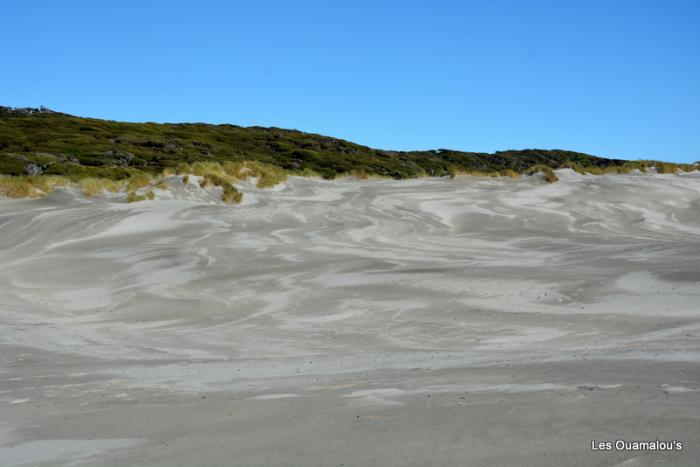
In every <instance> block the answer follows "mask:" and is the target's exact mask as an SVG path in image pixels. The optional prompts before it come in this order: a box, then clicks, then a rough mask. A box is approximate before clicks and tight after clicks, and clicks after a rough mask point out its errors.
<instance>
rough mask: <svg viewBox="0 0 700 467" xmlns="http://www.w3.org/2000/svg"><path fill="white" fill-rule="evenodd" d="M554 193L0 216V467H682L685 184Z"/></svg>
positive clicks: (350, 191)
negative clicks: (668, 443) (642, 445)
mask: <svg viewBox="0 0 700 467" xmlns="http://www.w3.org/2000/svg"><path fill="white" fill-rule="evenodd" d="M560 177H561V179H562V180H561V181H560V182H558V183H555V184H552V185H544V184H542V183H541V182H540V181H539V180H538V179H537V178H534V177H533V178H525V179H522V180H510V179H508V180H490V179H475V178H458V179H454V180H438V179H432V180H408V181H366V182H358V181H352V180H340V181H332V182H328V181H318V180H309V179H291V180H290V181H289V182H288V183H287V184H286V185H285V186H283V187H278V188H277V189H274V190H266V191H261V190H257V189H255V188H252V187H247V188H246V189H245V191H246V195H245V200H244V203H243V204H242V205H241V206H226V205H221V204H217V203H214V202H212V201H211V199H210V198H209V197H207V196H203V194H202V193H200V192H198V190H197V189H196V188H194V187H193V186H189V187H178V188H177V189H175V190H173V191H172V192H169V193H162V194H161V199H160V200H158V201H155V202H144V203H137V204H129V205H127V204H123V203H121V202H119V200H118V199H111V200H101V201H99V200H98V201H85V200H82V199H79V198H76V197H75V196H73V195H71V194H70V193H54V194H53V195H52V196H50V197H49V198H47V199H44V200H23V201H10V200H1V201H0V264H1V265H2V268H1V269H0V465H3V466H19V465H62V464H64V463H65V464H67V463H70V462H77V464H76V465H89V466H98V465H99V466H125V465H155V466H175V465H182V466H194V465H198V466H203V465H212V466H215V465H309V466H311V465H319V466H326V465H382V466H383V465H415V466H423V465H503V466H513V465H532V466H540V465H542V466H547V465H551V466H563V465H618V464H619V465H625V466H636V465H656V464H657V463H658V464H659V465H674V466H680V465H697V459H698V458H699V457H698V456H699V455H700V448H699V446H698V438H700V381H699V380H700V333H699V332H698V331H699V329H700V175H698V174H684V175H681V176H671V175H640V174H638V175H627V176H585V177H584V176H580V175H577V174H574V173H573V172H570V171H560ZM620 438H622V439H626V440H654V439H656V438H661V439H663V440H670V439H676V440H680V441H683V442H684V443H685V449H684V450H683V451H681V452H665V453H658V452H657V453H643V452H636V453H634V452H632V453H629V452H628V453H625V452H592V451H591V449H590V445H591V440H593V439H595V440H613V441H614V440H616V439H620ZM42 463H43V464H42Z"/></svg>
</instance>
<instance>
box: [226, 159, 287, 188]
mask: <svg viewBox="0 0 700 467" xmlns="http://www.w3.org/2000/svg"><path fill="white" fill-rule="evenodd" d="M222 168H223V171H224V172H225V173H226V174H227V175H229V176H230V177H233V178H234V180H247V179H249V178H257V179H258V182H257V184H256V186H257V187H258V188H270V187H273V186H275V185H277V184H279V183H282V182H284V181H286V180H287V176H288V175H289V172H288V171H286V170H284V169H282V168H280V167H277V166H274V165H270V164H265V163H263V162H258V161H243V162H224V165H223V167H222Z"/></svg>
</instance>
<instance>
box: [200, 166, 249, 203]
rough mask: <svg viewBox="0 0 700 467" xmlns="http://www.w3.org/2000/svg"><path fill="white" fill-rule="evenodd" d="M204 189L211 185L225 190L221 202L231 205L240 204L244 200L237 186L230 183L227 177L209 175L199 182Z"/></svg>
mask: <svg viewBox="0 0 700 467" xmlns="http://www.w3.org/2000/svg"><path fill="white" fill-rule="evenodd" d="M199 185H200V186H201V187H202V188H206V187H208V186H209V185H214V186H219V187H221V189H222V190H223V193H222V195H221V200H222V201H224V202H225V203H229V204H238V203H240V202H241V201H242V200H243V193H241V192H240V191H238V189H236V187H235V186H233V184H232V183H231V182H230V181H229V178H228V177H227V176H221V175H218V174H215V173H207V174H206V175H204V177H203V178H202V181H201V182H199Z"/></svg>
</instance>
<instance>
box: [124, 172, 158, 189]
mask: <svg viewBox="0 0 700 467" xmlns="http://www.w3.org/2000/svg"><path fill="white" fill-rule="evenodd" d="M152 182H153V180H152V178H151V177H150V176H149V175H148V174H146V173H143V172H139V173H135V174H133V175H132V176H131V177H129V180H128V182H127V185H126V191H128V192H132V191H137V190H139V189H141V188H146V187H148V186H150V185H151V183H152Z"/></svg>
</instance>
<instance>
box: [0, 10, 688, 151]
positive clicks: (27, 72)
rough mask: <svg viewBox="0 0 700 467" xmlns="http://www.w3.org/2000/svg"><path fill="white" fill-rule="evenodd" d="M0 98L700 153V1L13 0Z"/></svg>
mask: <svg viewBox="0 0 700 467" xmlns="http://www.w3.org/2000/svg"><path fill="white" fill-rule="evenodd" d="M0 18H2V29H1V30H0V35H2V41H1V42H0V52H1V53H2V63H3V72H2V73H0V105H11V106H39V105H45V106H47V107H50V108H53V109H56V110H60V111H63V112H68V113H72V114H77V115H83V116H91V117H99V118H109V119H114V120H127V121H158V122H180V121H203V122H212V123H225V122H226V123H235V124H240V125H246V126H247V125H264V126H278V127H284V128H297V129H300V130H304V131H309V132H315V133H322V134H327V135H332V136H337V137H341V138H345V139H349V140H351V141H355V142H358V143H361V144H366V145H369V146H373V147H379V148H386V149H402V150H408V149H428V148H451V149H462V150H472V151H489V152H491V151H495V150H502V149H511V148H514V149H519V148H531V147H536V148H561V149H572V150H578V151H583V152H588V153H592V154H597V155H602V156H609V157H622V158H628V159H636V158H654V159H662V160H673V161H695V160H698V159H700V2H698V1H680V0H678V1H674V0H669V1H661V0H659V1H655V2H651V1H620V0H617V1H595V0H588V1H568V0H559V1H524V0H521V1H500V0H491V1H437V0H435V1H380V0H375V1H357V0H353V1H345V2H340V1H338V2H336V1H303V0H300V1H294V2H293V1H285V2H283V1H279V2H277V1H255V2H235V1H227V2H224V1H220V2H217V1H208V0H199V1H196V2H177V1H168V2H165V1H138V2H136V1H124V0H122V1H119V2H116V1H111V2H109V1H104V2H102V1H100V2H97V1H89V2H88V1H84V2H83V1H70V0H66V1H62V2H56V1H43V2H42V1H32V2H21V1H5V2H2V4H0Z"/></svg>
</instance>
